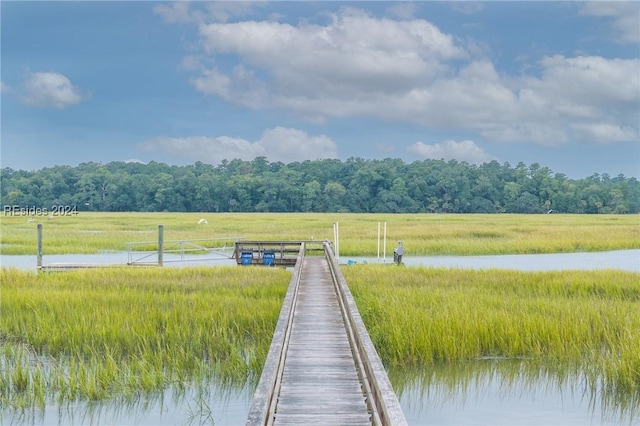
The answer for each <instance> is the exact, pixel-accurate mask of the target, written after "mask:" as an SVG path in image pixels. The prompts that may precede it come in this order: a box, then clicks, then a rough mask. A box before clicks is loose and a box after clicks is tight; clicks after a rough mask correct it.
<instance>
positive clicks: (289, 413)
mask: <svg viewBox="0 0 640 426" xmlns="http://www.w3.org/2000/svg"><path fill="white" fill-rule="evenodd" d="M304 246H305V245H304V244H303V245H302V247H301V249H300V254H299V256H298V262H297V263H296V269H295V271H294V277H293V279H292V282H291V285H290V288H289V291H288V292H287V296H286V298H285V301H284V304H283V308H282V311H281V314H280V319H279V321H278V325H277V327H276V331H275V333H274V338H273V341H272V344H271V349H270V352H269V356H268V359H267V363H266V365H265V368H264V370H263V373H262V376H261V379H260V383H259V384H258V389H257V390H256V394H255V397H254V401H253V404H252V407H251V411H250V413H249V418H248V420H247V425H372V424H373V425H406V424H407V423H406V420H405V418H404V415H403V413H402V410H401V408H400V405H399V403H398V400H397V397H396V395H395V393H394V392H393V389H392V388H391V385H390V383H389V381H388V378H387V375H386V372H385V370H384V368H383V366H382V364H381V362H380V360H379V358H378V355H377V353H376V352H375V349H374V348H373V344H372V343H371V340H370V338H369V335H368V333H367V332H366V329H364V325H363V324H362V321H361V319H360V316H359V314H358V313H357V309H356V308H355V303H354V302H353V299H352V297H351V294H350V292H349V291H348V288H347V287H346V283H345V282H344V278H343V277H342V274H341V273H340V271H339V267H338V265H337V261H335V258H333V255H332V253H331V249H330V248H329V247H328V246H327V247H325V256H305V253H304V251H305V248H304ZM354 311H355V312H354Z"/></svg>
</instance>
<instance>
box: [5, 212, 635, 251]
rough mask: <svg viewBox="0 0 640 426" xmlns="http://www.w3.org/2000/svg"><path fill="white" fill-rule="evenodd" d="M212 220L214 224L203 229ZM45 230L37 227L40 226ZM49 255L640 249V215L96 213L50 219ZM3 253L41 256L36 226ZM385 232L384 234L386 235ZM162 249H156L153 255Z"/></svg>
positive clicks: (12, 231) (18, 231)
mask: <svg viewBox="0 0 640 426" xmlns="http://www.w3.org/2000/svg"><path fill="white" fill-rule="evenodd" d="M201 218H205V219H206V220H207V221H208V223H207V224H198V222H199V220H200V219H201ZM36 222H37V221H36ZM41 222H42V223H43V224H44V252H45V255H46V254H66V253H98V252H101V251H107V250H115V251H124V250H126V243H128V242H136V241H155V240H157V228H158V225H159V224H162V225H164V238H165V240H167V241H168V240H178V241H179V240H194V239H212V238H230V240H229V241H228V242H227V243H228V244H233V241H232V237H245V238H247V239H254V240H309V239H315V240H324V239H333V224H334V223H335V222H338V223H339V224H340V253H341V254H342V255H345V256H372V255H376V254H377V226H378V222H380V223H384V222H386V223H387V240H388V246H387V251H388V253H387V255H389V254H391V252H392V249H393V246H394V244H395V242H396V240H403V241H404V245H405V249H406V251H407V253H408V254H410V255H416V256H420V255H434V254H447V255H449V254H460V255H474V254H514V253H558V252H576V251H605V250H617V249H632V248H640V216H638V215H498V214H493V215H453V214H443V215H440V214H397V215H390V214H348V213H347V214H338V213H88V212H81V213H80V214H78V215H77V216H69V217H58V218H56V219H53V220H47V219H44V220H42V221H41ZM0 226H1V233H0V234H1V235H0V252H1V253H2V254H35V246H36V242H35V240H36V223H35V222H32V223H27V218H25V217H22V216H15V217H11V216H2V217H0ZM381 232H382V229H381ZM151 249H155V247H153V248H151Z"/></svg>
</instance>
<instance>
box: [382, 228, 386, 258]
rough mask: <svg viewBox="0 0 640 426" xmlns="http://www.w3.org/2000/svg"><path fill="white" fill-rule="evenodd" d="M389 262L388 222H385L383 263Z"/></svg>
mask: <svg viewBox="0 0 640 426" xmlns="http://www.w3.org/2000/svg"><path fill="white" fill-rule="evenodd" d="M386 262H387V222H385V223H384V242H383V249H382V263H386Z"/></svg>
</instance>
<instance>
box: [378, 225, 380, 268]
mask: <svg viewBox="0 0 640 426" xmlns="http://www.w3.org/2000/svg"><path fill="white" fill-rule="evenodd" d="M378 262H380V222H378Z"/></svg>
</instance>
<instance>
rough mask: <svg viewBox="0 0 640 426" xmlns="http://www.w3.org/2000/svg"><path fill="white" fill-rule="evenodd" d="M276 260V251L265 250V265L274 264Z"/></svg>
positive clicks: (263, 259) (263, 256)
mask: <svg viewBox="0 0 640 426" xmlns="http://www.w3.org/2000/svg"><path fill="white" fill-rule="evenodd" d="M275 262H276V253H275V252H273V251H265V252H264V253H263V254H262V263H264V265H265V266H273V265H274V264H275Z"/></svg>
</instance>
